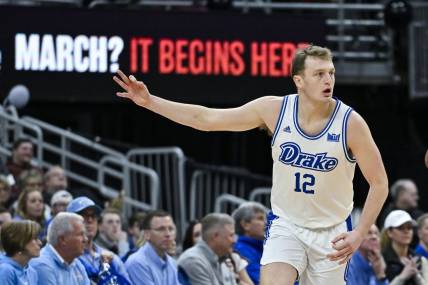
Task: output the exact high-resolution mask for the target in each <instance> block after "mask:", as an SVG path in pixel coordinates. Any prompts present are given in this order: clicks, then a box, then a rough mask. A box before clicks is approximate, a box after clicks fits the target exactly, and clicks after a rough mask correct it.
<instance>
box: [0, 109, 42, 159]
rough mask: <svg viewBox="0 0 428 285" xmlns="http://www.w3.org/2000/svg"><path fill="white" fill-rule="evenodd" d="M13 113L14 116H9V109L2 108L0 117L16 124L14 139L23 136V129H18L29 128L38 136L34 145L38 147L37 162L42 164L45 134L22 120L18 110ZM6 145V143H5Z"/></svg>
mask: <svg viewBox="0 0 428 285" xmlns="http://www.w3.org/2000/svg"><path fill="white" fill-rule="evenodd" d="M13 109H14V108H13ZM12 113H13V114H12V115H11V114H8V110H7V109H5V108H3V107H0V117H3V118H4V119H6V121H10V122H13V123H14V124H15V129H14V139H17V138H18V137H19V136H22V129H20V128H18V127H24V128H27V129H29V130H31V131H33V132H34V133H35V134H36V138H35V140H34V143H35V144H36V145H37V151H36V160H37V162H38V163H41V162H42V161H43V152H42V148H41V145H42V142H43V132H42V130H41V128H40V127H38V126H34V125H33V124H31V123H29V122H25V121H22V120H20V119H19V118H18V117H17V115H16V110H13V111H12ZM6 128H7V126H6ZM5 132H7V130H5ZM5 135H7V133H5ZM4 143H6V142H4ZM3 147H4V146H3Z"/></svg>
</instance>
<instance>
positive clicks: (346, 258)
mask: <svg viewBox="0 0 428 285" xmlns="http://www.w3.org/2000/svg"><path fill="white" fill-rule="evenodd" d="M351 258H352V254H349V255H347V256H346V257H345V258H344V259H342V260H341V261H339V264H345V263H347V262H348V261H349V260H351Z"/></svg>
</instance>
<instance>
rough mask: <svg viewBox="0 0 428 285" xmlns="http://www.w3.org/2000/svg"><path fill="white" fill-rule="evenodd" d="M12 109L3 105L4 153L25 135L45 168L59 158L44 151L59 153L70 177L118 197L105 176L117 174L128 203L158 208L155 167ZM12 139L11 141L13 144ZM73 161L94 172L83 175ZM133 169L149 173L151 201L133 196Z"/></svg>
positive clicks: (0, 116) (0, 150)
mask: <svg viewBox="0 0 428 285" xmlns="http://www.w3.org/2000/svg"><path fill="white" fill-rule="evenodd" d="M11 111H14V112H10V114H9V113H8V110H7V109H5V108H3V107H1V106H0V119H1V125H0V127H1V128H2V131H1V138H2V140H3V141H5V143H4V144H1V145H0V153H1V154H5V155H9V154H10V151H9V150H8V149H7V146H6V142H9V141H11V142H13V141H14V140H16V138H18V137H21V136H22V135H25V136H26V137H28V138H29V139H31V140H32V141H33V142H34V143H35V144H36V145H37V156H36V158H37V160H38V162H39V165H40V166H41V167H50V166H52V165H53V164H56V163H55V160H52V159H48V160H45V159H43V154H44V152H49V153H52V154H54V155H55V157H58V158H59V159H60V162H61V165H62V166H63V167H64V171H65V173H66V175H67V176H68V177H69V178H70V179H72V180H74V181H78V182H80V183H82V184H83V185H86V186H88V187H90V188H94V189H95V190H97V191H99V192H100V193H101V194H102V195H104V196H105V197H108V198H114V197H116V196H117V195H118V194H119V190H118V189H113V188H112V187H110V186H109V185H107V183H105V182H106V181H108V180H104V177H105V176H107V175H108V176H109V177H113V178H115V179H117V180H119V181H120V183H122V184H121V185H122V187H121V188H122V189H123V190H124V191H125V193H126V194H128V195H125V197H124V202H125V203H126V204H128V205H131V206H133V207H136V208H138V209H143V210H150V209H154V208H156V207H157V203H158V200H159V178H158V176H157V174H156V172H155V171H154V170H152V169H150V168H147V167H144V166H140V165H137V164H135V163H132V162H130V161H129V160H128V159H127V158H126V156H125V155H124V154H122V153H121V152H118V151H116V150H114V149H111V148H108V147H106V146H103V145H101V144H99V143H97V142H94V141H91V140H89V139H87V138H84V137H82V136H79V135H77V134H74V133H72V132H71V131H69V130H64V129H62V128H59V127H57V126H54V125H51V124H49V123H46V122H44V121H41V120H39V119H36V118H33V117H30V116H25V117H23V118H19V117H18V114H17V112H16V110H14V109H13V108H12V109H11ZM3 129H4V131H3ZM10 129H12V130H14V136H13V137H12V138H11V137H10V135H9V131H8V130H10ZM23 129H24V130H23ZM27 129H29V130H30V131H32V132H34V133H35V135H34V136H33V135H32V134H31V135H30V133H28V131H27ZM24 131H25V132H24ZM45 132H46V133H48V134H49V136H46V137H50V134H52V135H54V136H55V138H58V139H56V140H55V142H50V141H48V140H47V141H45V140H44V134H45ZM11 142H10V143H9V144H11ZM72 146H78V147H84V148H86V149H89V150H91V151H92V152H93V154H94V155H96V156H95V158H89V157H87V156H83V155H79V153H78V152H75V151H72V150H71V147H72ZM100 157H101V158H100ZM69 161H71V162H73V164H74V163H77V164H78V165H81V166H83V167H88V169H90V170H91V172H90V173H89V174H86V173H84V174H82V173H79V172H78V171H77V172H76V171H73V170H74V168H73V169H71V168H70V167H69V164H68V162H69ZM107 164H114V165H115V166H118V167H121V171H119V170H118V169H117V168H113V167H111V166H108V165H107ZM131 171H134V172H137V173H140V174H143V175H145V176H148V178H149V180H148V182H149V183H150V185H149V187H150V189H149V191H150V193H151V196H150V199H151V200H150V203H149V204H148V203H143V202H140V201H137V200H136V199H132V198H131V197H130V196H129V194H130V192H131V187H132V185H131V183H130V172H131ZM90 175H96V176H97V177H96V179H93V178H91V176H90ZM124 210H125V211H129V210H130V209H129V208H127V207H126V208H124Z"/></svg>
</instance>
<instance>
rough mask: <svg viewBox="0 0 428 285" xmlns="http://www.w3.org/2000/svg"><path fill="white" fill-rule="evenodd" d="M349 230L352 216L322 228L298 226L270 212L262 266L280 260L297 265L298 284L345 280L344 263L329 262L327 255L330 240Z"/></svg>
mask: <svg viewBox="0 0 428 285" xmlns="http://www.w3.org/2000/svg"><path fill="white" fill-rule="evenodd" d="M351 230H352V223H351V218H350V217H349V218H348V219H347V220H346V221H344V222H343V223H341V224H339V225H336V226H333V227H330V228H323V229H308V228H304V227H300V226H297V225H295V224H293V223H291V222H288V221H286V220H285V219H283V218H280V217H278V216H275V215H273V214H272V213H271V214H269V217H268V224H267V226H266V236H265V244H264V248H263V256H262V259H261V261H260V263H261V265H266V264H269V263H273V262H283V263H287V264H290V265H291V266H293V267H294V268H296V270H297V272H298V274H299V280H300V282H299V284H300V285H324V284H326V285H328V284H334V285H340V284H345V283H346V273H347V272H346V271H347V267H348V266H347V264H342V265H340V264H339V263H338V261H330V260H329V259H328V258H327V254H329V253H332V252H335V249H333V248H332V243H331V241H332V240H333V239H334V238H335V237H336V236H338V235H339V234H341V233H344V232H348V231H351Z"/></svg>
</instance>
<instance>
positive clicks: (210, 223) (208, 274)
mask: <svg viewBox="0 0 428 285" xmlns="http://www.w3.org/2000/svg"><path fill="white" fill-rule="evenodd" d="M201 224H202V239H201V240H200V241H199V242H198V243H197V244H196V245H195V246H193V247H191V248H189V249H188V250H186V251H185V252H183V253H182V255H181V256H180V258H179V259H178V266H179V271H180V281H181V282H183V283H186V282H187V283H190V284H192V285H203V284H204V285H205V284H212V285H219V284H223V285H228V284H233V285H235V284H237V283H238V284H252V282H251V280H250V279H249V278H248V275H247V280H241V281H240V282H237V281H236V277H237V273H238V272H239V271H242V270H243V266H242V264H240V262H241V261H242V259H240V258H235V257H236V255H235V257H232V260H233V262H232V263H235V264H232V265H233V266H232V267H231V266H230V262H225V261H227V260H231V259H230V257H231V253H232V251H233V244H234V242H235V222H234V220H233V219H232V217H230V216H229V215H227V214H220V213H213V214H208V215H207V216H205V217H204V218H203V219H202V220H201Z"/></svg>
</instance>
